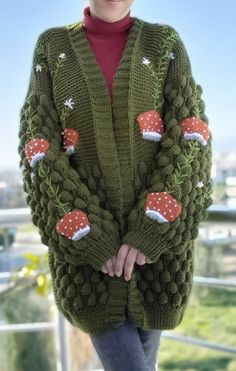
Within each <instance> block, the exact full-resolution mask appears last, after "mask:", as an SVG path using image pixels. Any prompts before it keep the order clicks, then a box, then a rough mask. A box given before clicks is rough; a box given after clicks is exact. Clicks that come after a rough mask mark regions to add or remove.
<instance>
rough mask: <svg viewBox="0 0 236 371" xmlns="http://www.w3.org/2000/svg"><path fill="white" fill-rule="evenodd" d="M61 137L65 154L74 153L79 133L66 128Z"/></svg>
mask: <svg viewBox="0 0 236 371" xmlns="http://www.w3.org/2000/svg"><path fill="white" fill-rule="evenodd" d="M62 135H63V148H65V149H66V153H68V154H71V153H73V152H74V147H75V146H76V144H77V141H78V137H79V133H78V131H76V130H74V129H70V128H66V129H65V130H64V131H62Z"/></svg>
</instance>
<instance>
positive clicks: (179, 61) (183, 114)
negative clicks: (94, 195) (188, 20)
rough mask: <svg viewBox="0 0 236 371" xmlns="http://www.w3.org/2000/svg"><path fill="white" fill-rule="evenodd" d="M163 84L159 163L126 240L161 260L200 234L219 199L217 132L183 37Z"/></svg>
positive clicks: (130, 221)
mask: <svg viewBox="0 0 236 371" xmlns="http://www.w3.org/2000/svg"><path fill="white" fill-rule="evenodd" d="M171 56H172V58H171V59H170V61H169V64H168V68H167V72H166V75H165V80H164V81H165V83H164V87H163V106H164V109H163V113H162V117H161V119H162V124H163V125H162V127H164V133H163V135H162V136H161V139H160V143H159V144H160V147H159V151H157V153H156V156H155V161H156V168H155V169H154V171H153V173H152V174H151V176H150V178H149V183H148V187H145V189H143V190H142V191H141V193H140V195H139V197H138V202H137V204H136V206H135V208H134V209H132V210H131V212H130V214H129V216H128V228H127V232H126V234H125V235H124V237H123V243H126V244H130V245H132V246H133V247H135V248H136V249H138V250H140V251H141V252H142V253H143V254H144V255H146V256H148V257H149V258H150V259H151V261H152V262H156V261H157V260H158V258H159V256H160V255H161V254H162V253H170V252H174V253H181V252H182V251H183V250H184V249H185V248H186V246H187V244H188V243H189V242H190V240H194V239H196V237H197V236H198V225H199V223H200V222H201V221H204V220H206V219H207V208H208V207H209V206H210V205H211V204H212V203H213V200H212V198H211V195H212V190H213V185H212V179H211V165H212V162H211V161H212V146H211V142H212V135H211V132H210V130H209V125H208V124H209V123H208V118H207V116H206V115H205V103H204V101H203V100H202V88H201V86H200V85H198V84H197V83H196V81H195V79H194V77H193V75H192V70H191V64H190V60H189V56H188V54H187V51H186V48H185V46H184V44H183V42H182V40H181V38H180V37H178V38H177V41H175V44H174V47H173V49H172V52H171Z"/></svg>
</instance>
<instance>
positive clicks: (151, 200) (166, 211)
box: [145, 192, 181, 223]
mask: <svg viewBox="0 0 236 371" xmlns="http://www.w3.org/2000/svg"><path fill="white" fill-rule="evenodd" d="M180 212H181V205H180V204H179V203H178V202H177V201H176V200H175V198H174V197H172V196H171V195H170V194H169V193H167V192H152V193H148V194H147V197H146V205H145V214H146V215H147V216H149V217H150V218H152V219H155V220H157V221H158V222H159V223H165V222H172V221H173V220H175V218H177V216H179V214H180Z"/></svg>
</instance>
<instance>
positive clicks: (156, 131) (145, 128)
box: [136, 110, 165, 142]
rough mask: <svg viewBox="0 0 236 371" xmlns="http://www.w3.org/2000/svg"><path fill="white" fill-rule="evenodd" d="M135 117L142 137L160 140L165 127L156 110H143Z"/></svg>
mask: <svg viewBox="0 0 236 371" xmlns="http://www.w3.org/2000/svg"><path fill="white" fill-rule="evenodd" d="M136 119H137V122H138V124H139V128H140V131H141V133H142V136H143V138H144V139H148V140H154V141H155V142H158V141H160V139H161V137H162V134H163V133H164V131H165V128H164V124H163V120H162V118H161V115H160V113H159V112H158V111H155V110H152V111H147V112H143V113H141V114H140V115H138V116H137V118H136Z"/></svg>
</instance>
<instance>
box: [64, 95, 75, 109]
mask: <svg viewBox="0 0 236 371" xmlns="http://www.w3.org/2000/svg"><path fill="white" fill-rule="evenodd" d="M73 104H75V102H73V100H72V98H69V99H67V100H66V101H65V102H64V105H65V106H67V107H69V108H70V109H73Z"/></svg>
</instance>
